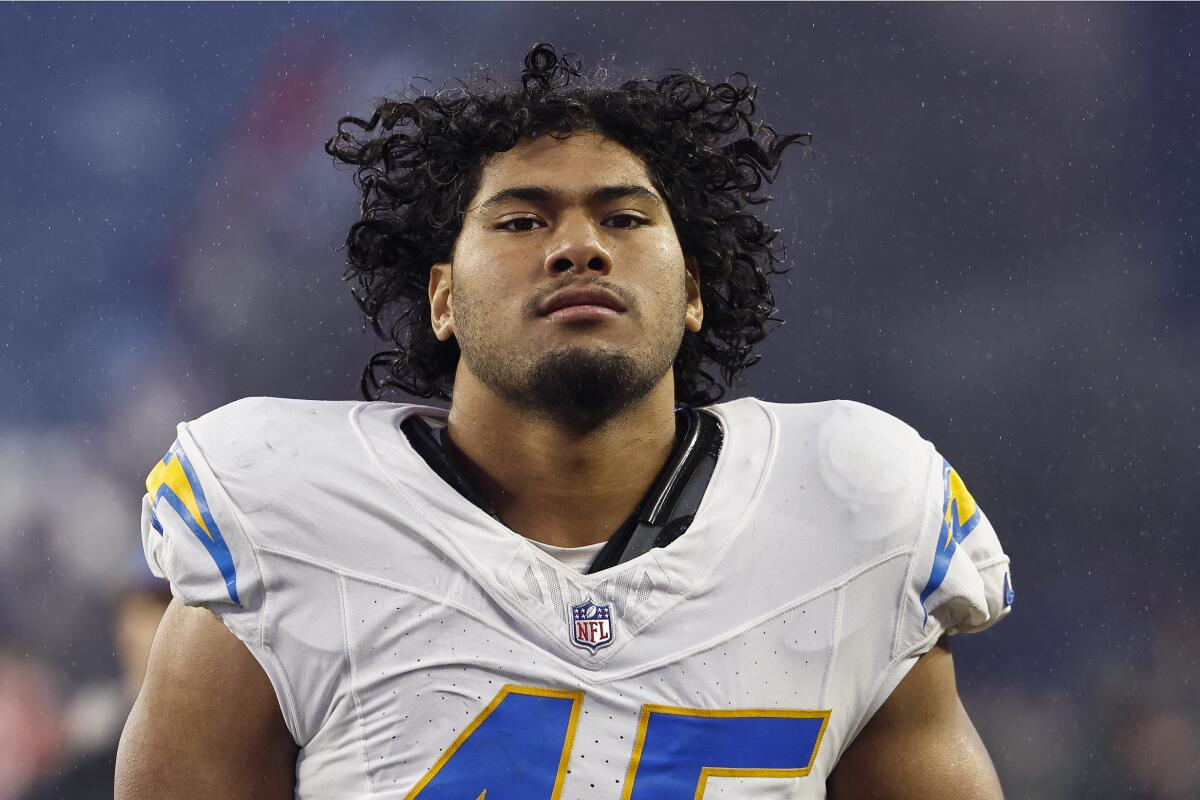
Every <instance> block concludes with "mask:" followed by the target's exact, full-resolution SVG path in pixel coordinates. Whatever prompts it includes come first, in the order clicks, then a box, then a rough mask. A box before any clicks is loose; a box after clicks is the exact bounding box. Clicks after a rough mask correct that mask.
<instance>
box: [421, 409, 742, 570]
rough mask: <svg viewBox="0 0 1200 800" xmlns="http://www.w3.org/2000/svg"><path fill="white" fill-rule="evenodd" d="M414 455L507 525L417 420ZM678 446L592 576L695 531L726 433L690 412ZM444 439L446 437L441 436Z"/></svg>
mask: <svg viewBox="0 0 1200 800" xmlns="http://www.w3.org/2000/svg"><path fill="white" fill-rule="evenodd" d="M400 429H401V430H402V431H404V434H405V436H407V437H408V441H409V442H410V443H411V444H412V446H413V449H414V450H416V451H417V453H418V454H419V455H420V456H421V457H422V458H423V459H425V462H426V463H427V464H429V466H430V467H431V468H432V469H433V471H434V472H436V473H437V475H438V477H440V478H441V479H442V480H444V481H445V482H446V483H447V484H449V485H450V486H451V487H453V488H454V490H455V491H457V492H458V493H459V494H460V495H462V497H463V498H464V499H466V500H468V501H470V502H471V503H473V504H475V505H476V506H478V507H479V508H480V509H482V510H483V511H484V512H485V513H487V514H488V515H489V516H490V517H492V519H494V520H496V521H497V522H499V523H500V524H504V521H503V520H502V519H500V515H499V514H497V513H496V510H495V509H494V508H492V506H491V504H489V503H488V502H487V500H486V499H485V498H484V497H483V495H482V494H480V493H479V491H478V490H476V488H475V486H474V485H473V484H472V483H471V481H470V480H469V479H468V478H467V476H466V475H464V474H463V473H462V472H461V471H460V470H459V468H458V465H457V463H455V461H454V459H453V458H452V457H451V456H450V454H449V453H448V452H447V447H448V445H447V443H446V442H445V440H444V439H443V440H442V441H439V440H438V438H435V437H434V432H433V430H432V429H431V427H430V424H429V423H428V422H426V421H425V420H424V418H422V417H421V416H419V415H415V414H414V415H413V416H410V417H408V418H407V419H405V420H404V421H402V422H401V423H400ZM675 432H676V437H675V446H674V448H672V450H671V455H670V456H669V457H668V458H667V462H666V464H664V465H663V468H662V470H660V471H659V473H658V477H657V478H656V479H655V481H654V485H653V486H651V488H650V491H649V492H647V493H646V496H645V497H643V498H642V502H641V503H640V504H639V505H638V507H637V509H636V510H635V511H634V513H633V514H631V515H630V516H629V518H628V519H626V520H625V522H623V523H622V524H621V526H620V527H619V528H618V529H617V530H616V532H615V533H614V534H613V535H612V537H611V538H609V540H608V542H607V543H606V544H605V545H604V547H603V548H601V550H600V552H599V553H597V554H596V557H595V559H593V560H592V563H591V565H590V566H589V567H588V568H587V570H586V571H587V572H588V573H592V572H599V571H600V570H602V569H608V568H609V567H613V566H616V565H617V564H622V563H624V562H626V561H629V560H630V559H633V558H637V557H638V556H640V555H641V554H643V553H645V552H648V551H649V550H651V549H653V548H655V547H666V546H667V545H669V544H670V543H671V542H673V541H675V540H676V539H678V538H679V537H680V536H682V535H683V533H684V532H685V531H686V530H687V528H688V526H689V525H691V523H692V520H693V519H694V518H695V516H696V510H697V509H698V508H699V507H700V501H701V500H702V499H703V497H704V492H705V490H706V489H707V488H708V482H709V480H710V479H711V478H712V473H713V469H714V468H715V467H716V463H717V456H718V455H719V454H720V452H721V443H722V439H723V436H722V432H721V426H720V424H719V423H718V422H717V419H716V417H714V416H713V415H712V414H704V413H701V412H699V411H697V410H696V409H694V408H691V407H687V406H684V407H681V408H680V409H678V411H677V412H676V420H675ZM443 433H444V431H443Z"/></svg>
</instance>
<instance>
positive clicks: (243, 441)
mask: <svg viewBox="0 0 1200 800" xmlns="http://www.w3.org/2000/svg"><path fill="white" fill-rule="evenodd" d="M362 405H364V403H362V402H359V401H346V400H336V401H328V400H293V399H290V398H284V397H244V398H242V399H241V400H235V401H233V402H232V403H228V404H226V405H223V406H221V407H219V408H216V409H214V410H212V411H210V412H208V413H207V414H205V415H203V416H201V417H198V418H196V419H194V420H191V421H190V422H186V423H184V424H185V426H186V428H187V432H188V433H189V434H190V436H191V437H192V439H194V440H195V441H196V442H197V443H198V444H201V445H208V446H209V447H214V446H217V447H220V448H222V449H229V448H233V449H238V448H251V447H257V448H262V449H272V448H275V447H278V446H281V445H282V446H287V445H289V444H291V443H294V442H297V441H302V440H303V439H304V438H305V437H306V436H308V435H312V434H313V433H316V432H318V431H321V430H329V429H344V428H345V427H346V426H348V425H349V417H350V414H351V412H352V411H353V410H354V409H356V408H358V407H360V406H362Z"/></svg>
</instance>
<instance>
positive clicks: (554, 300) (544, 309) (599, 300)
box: [538, 286, 625, 317]
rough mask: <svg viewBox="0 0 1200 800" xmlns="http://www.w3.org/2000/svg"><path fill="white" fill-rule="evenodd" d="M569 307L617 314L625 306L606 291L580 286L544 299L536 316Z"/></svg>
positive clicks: (619, 299) (560, 291) (597, 287)
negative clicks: (593, 307)
mask: <svg viewBox="0 0 1200 800" xmlns="http://www.w3.org/2000/svg"><path fill="white" fill-rule="evenodd" d="M571 306H600V307H601V308H608V309H612V310H613V311H616V312H618V313H620V312H623V311H624V310H625V304H624V303H623V302H621V298H619V297H617V295H616V294H614V293H613V292H611V291H609V290H608V289H602V288H600V287H599V286H580V287H568V288H566V289H559V290H558V291H557V292H555V293H554V294H552V295H550V296H549V297H547V298H546V300H545V301H544V302H543V303H542V304H541V307H539V308H538V314H539V315H541V316H543V317H544V316H547V315H549V314H553V313H554V312H555V311H558V310H560V309H564V308H570V307H571Z"/></svg>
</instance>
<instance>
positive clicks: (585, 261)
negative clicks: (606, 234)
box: [544, 218, 612, 276]
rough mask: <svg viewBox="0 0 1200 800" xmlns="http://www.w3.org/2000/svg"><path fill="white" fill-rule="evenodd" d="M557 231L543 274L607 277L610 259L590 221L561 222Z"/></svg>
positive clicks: (610, 267)
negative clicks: (588, 273)
mask: <svg viewBox="0 0 1200 800" xmlns="http://www.w3.org/2000/svg"><path fill="white" fill-rule="evenodd" d="M559 231H560V236H559V238H558V240H557V242H556V243H555V244H554V245H553V246H552V247H551V248H550V250H549V251H548V252H547V253H546V261H545V265H544V266H545V269H546V272H548V273H549V274H550V275H555V276H556V275H562V274H564V273H567V272H577V273H580V274H583V273H587V272H595V273H598V274H600V275H607V274H608V273H609V272H610V271H612V256H611V255H610V254H609V252H608V250H607V249H605V247H604V244H603V243H602V242H601V241H600V236H599V232H598V231H597V230H596V227H595V226H594V225H593V224H592V222H591V220H584V219H581V218H576V219H573V220H563V222H562V223H561V224H560V226H559Z"/></svg>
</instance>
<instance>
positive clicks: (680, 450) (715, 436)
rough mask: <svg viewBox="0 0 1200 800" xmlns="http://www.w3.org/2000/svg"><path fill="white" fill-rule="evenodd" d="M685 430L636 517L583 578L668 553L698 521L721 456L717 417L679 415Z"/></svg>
mask: <svg viewBox="0 0 1200 800" xmlns="http://www.w3.org/2000/svg"><path fill="white" fill-rule="evenodd" d="M680 412H681V413H682V414H684V420H685V424H686V428H685V430H684V433H683V436H682V437H681V438H680V439H678V440H677V441H676V443H675V449H674V450H673V451H672V452H671V456H670V458H668V459H667V463H666V465H665V466H664V468H663V470H662V471H661V472H660V473H659V474H658V479H657V480H656V481H655V483H654V486H653V487H652V488H651V490H650V492H649V493H647V494H646V497H645V498H644V499H643V500H642V503H641V505H640V506H639V507H638V509H637V511H635V512H634V513H633V515H631V516H630V518H629V519H628V520H626V521H625V523H624V524H623V525H621V527H620V528H619V529H617V532H616V533H614V534H613V535H612V538H610V539H609V540H608V542H607V543H606V544H605V545H604V547H603V548H601V549H600V552H599V553H597V554H596V557H595V559H593V560H592V563H591V565H589V566H588V568H587V572H588V573H593V572H599V571H600V570H602V569H608V568H609V567H615V566H616V565H617V564H623V563H625V562H626V561H629V560H631V559H634V558H637V557H638V556H640V555H642V554H643V553H646V552H649V551H650V550H652V549H653V548H655V547H666V546H667V545H668V544H670V543H671V542H673V541H675V540H676V539H678V538H679V537H680V536H682V535H683V533H684V531H686V530H687V529H688V526H689V525H691V523H692V520H693V519H695V517H696V510H697V509H699V508H700V501H701V500H702V499H703V497H704V492H705V490H706V489H707V488H708V482H709V479H711V478H712V473H713V469H714V467H716V463H717V455H718V454H720V452H721V441H722V438H723V437H722V435H721V426H720V425H719V424H718V423H717V419H716V417H714V416H713V415H711V414H703V413H701V412H699V411H697V410H696V409H694V408H689V407H684V408H682V409H680Z"/></svg>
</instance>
